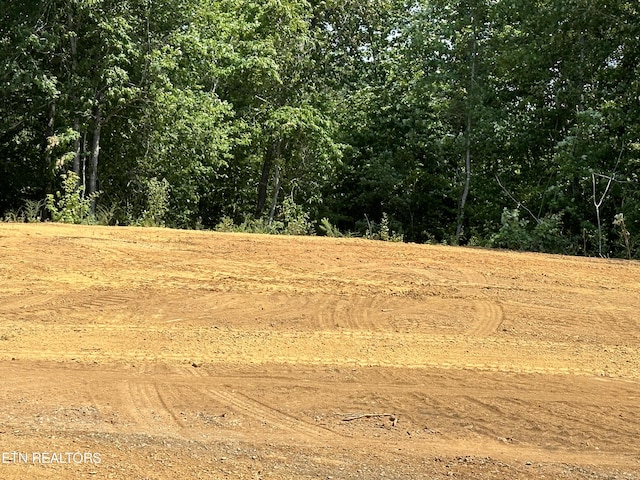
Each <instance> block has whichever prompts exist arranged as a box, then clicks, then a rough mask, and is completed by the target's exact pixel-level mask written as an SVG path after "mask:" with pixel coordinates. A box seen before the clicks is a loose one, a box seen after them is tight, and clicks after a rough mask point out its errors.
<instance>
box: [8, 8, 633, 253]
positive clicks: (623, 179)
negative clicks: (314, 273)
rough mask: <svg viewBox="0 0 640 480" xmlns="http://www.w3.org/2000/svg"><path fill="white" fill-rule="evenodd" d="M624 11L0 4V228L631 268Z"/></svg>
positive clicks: (628, 27)
mask: <svg viewBox="0 0 640 480" xmlns="http://www.w3.org/2000/svg"><path fill="white" fill-rule="evenodd" d="M639 174H640V4H639V3H638V1H637V0H625V1H622V0H424V1H422V0H417V1H412V2H411V1H405V0H403V1H400V0H370V1H362V0H263V1H257V0H126V1H122V0H119V1H116V0H43V1H20V0H10V1H9V0H2V1H0V217H2V218H4V219H5V220H8V221H11V220H12V221H37V220H58V221H70V222H92V221H93V222H100V223H105V224H112V225H116V224H117V225H166V226H170V227H176V228H216V229H219V230H245V231H264V232H273V233H296V234H327V235H358V236H367V237H369V238H380V239H383V240H405V241H413V242H430V243H441V242H442V243H448V244H469V245H480V246H493V247H501V248H514V249H523V250H533V251H544V252H554V253H566V254H576V255H602V256H612V257H625V258H626V257H628V258H633V257H635V258H638V257H640V183H639V181H640V179H639Z"/></svg>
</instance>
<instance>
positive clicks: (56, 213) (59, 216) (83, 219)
mask: <svg viewBox="0 0 640 480" xmlns="http://www.w3.org/2000/svg"><path fill="white" fill-rule="evenodd" d="M62 179H63V181H62V192H59V191H58V192H56V194H55V196H54V195H53V194H51V193H50V194H48V195H47V205H46V208H47V210H49V212H50V213H51V219H52V220H53V221H54V222H63V223H93V221H94V219H93V216H92V215H91V203H92V202H93V201H94V200H95V199H96V198H98V195H99V193H98V192H95V193H92V194H91V195H89V196H86V197H85V195H84V186H83V185H79V183H78V180H79V177H78V175H76V174H75V173H74V172H69V173H66V174H63V175H62Z"/></svg>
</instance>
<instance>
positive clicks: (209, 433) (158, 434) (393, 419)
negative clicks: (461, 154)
mask: <svg viewBox="0 0 640 480" xmlns="http://www.w3.org/2000/svg"><path fill="white" fill-rule="evenodd" d="M0 378H1V381H0V382H1V383H0V419H1V420H0V455H1V456H0V478H1V479H10V480H11V479H40V478H42V479H76V478H93V479H112V478H113V479H126V480H132V479H134V480H135V479H140V480H142V479H189V480H190V479H250V480H258V479H264V480H284V479H286V480H294V479H295V480H299V479H336V480H337V479H362V480H370V479H383V478H384V479H393V480H405V479H407V480H408V479H441V478H451V477H453V478H463V479H505V480H506V479H509V480H511V479H527V480H528V479H542V478H545V479H637V478H640V263H638V262H627V261H618V260H615V261H614V260H605V259H592V258H572V257H561V256H548V255H537V254H523V253H514V252H502V251H489V250H480V249H468V248H451V247H442V246H429V245H412V244H394V243H384V242H374V241H365V240H361V239H330V238H314V237H283V236H280V237H276V236H262V235H244V234H228V233H224V234H223V233H212V232H193V231H191V232H188V231H174V230H168V229H141V228H106V227H94V226H66V225H57V224H33V225H24V224H0Z"/></svg>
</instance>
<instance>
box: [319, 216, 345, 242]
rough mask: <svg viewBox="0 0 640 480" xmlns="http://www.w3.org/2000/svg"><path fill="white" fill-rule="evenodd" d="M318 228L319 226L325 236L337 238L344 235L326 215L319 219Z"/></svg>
mask: <svg viewBox="0 0 640 480" xmlns="http://www.w3.org/2000/svg"><path fill="white" fill-rule="evenodd" d="M318 228H320V231H321V232H323V233H324V234H325V235H326V236H327V237H333V238H339V237H343V236H344V235H343V234H342V232H340V230H338V228H337V227H335V226H334V225H332V224H331V222H330V221H329V219H328V218H327V217H324V218H322V219H320V225H319V227H318Z"/></svg>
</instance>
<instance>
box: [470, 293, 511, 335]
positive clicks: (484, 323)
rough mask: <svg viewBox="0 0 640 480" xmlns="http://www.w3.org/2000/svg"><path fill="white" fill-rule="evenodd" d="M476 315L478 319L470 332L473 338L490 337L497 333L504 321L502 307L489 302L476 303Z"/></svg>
mask: <svg viewBox="0 0 640 480" xmlns="http://www.w3.org/2000/svg"><path fill="white" fill-rule="evenodd" d="M476 315H477V319H476V321H475V322H474V323H473V324H472V325H471V328H470V329H469V332H468V335H470V336H473V337H488V336H490V335H492V334H494V333H496V332H497V331H498V328H500V325H501V324H502V322H503V320H504V313H503V311H502V306H500V305H499V304H497V303H493V302H488V301H484V302H477V303H476Z"/></svg>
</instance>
